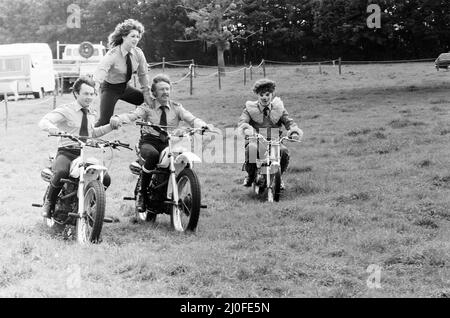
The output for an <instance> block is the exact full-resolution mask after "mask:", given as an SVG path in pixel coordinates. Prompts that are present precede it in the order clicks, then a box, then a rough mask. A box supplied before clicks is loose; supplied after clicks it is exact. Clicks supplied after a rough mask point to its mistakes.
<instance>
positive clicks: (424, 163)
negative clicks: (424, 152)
mask: <svg viewBox="0 0 450 318" xmlns="http://www.w3.org/2000/svg"><path fill="white" fill-rule="evenodd" d="M432 164H433V163H432V161H431V160H429V159H424V160H420V161H419V162H418V163H417V164H416V166H417V167H419V168H427V167H429V166H431V165H432Z"/></svg>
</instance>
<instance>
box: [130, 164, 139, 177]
mask: <svg viewBox="0 0 450 318" xmlns="http://www.w3.org/2000/svg"><path fill="white" fill-rule="evenodd" d="M141 170H142V168H141V165H140V164H139V163H137V162H136V161H133V162H132V163H130V171H131V173H132V174H135V175H140V174H141Z"/></svg>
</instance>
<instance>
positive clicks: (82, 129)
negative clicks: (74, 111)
mask: <svg viewBox="0 0 450 318" xmlns="http://www.w3.org/2000/svg"><path fill="white" fill-rule="evenodd" d="M81 111H82V112H83V119H82V120H81V127H80V136H86V137H87V136H89V132H88V119H87V113H88V109H87V108H84V107H83V108H81ZM82 139H84V140H86V138H82Z"/></svg>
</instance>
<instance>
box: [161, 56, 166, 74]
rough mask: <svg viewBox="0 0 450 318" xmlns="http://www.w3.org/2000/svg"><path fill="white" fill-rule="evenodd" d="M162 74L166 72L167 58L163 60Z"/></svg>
mask: <svg viewBox="0 0 450 318" xmlns="http://www.w3.org/2000/svg"><path fill="white" fill-rule="evenodd" d="M162 72H163V73H165V72H166V58H165V57H163V58H162Z"/></svg>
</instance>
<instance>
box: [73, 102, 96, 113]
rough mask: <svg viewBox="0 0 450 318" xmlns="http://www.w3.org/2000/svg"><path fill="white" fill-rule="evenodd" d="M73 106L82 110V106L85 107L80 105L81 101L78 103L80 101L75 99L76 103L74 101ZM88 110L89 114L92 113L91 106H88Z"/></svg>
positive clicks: (77, 109)
mask: <svg viewBox="0 0 450 318" xmlns="http://www.w3.org/2000/svg"><path fill="white" fill-rule="evenodd" d="M73 105H74V106H73V108H74V109H75V110H76V111H80V110H81V109H82V108H83V106H81V105H80V103H78V101H75V102H74V103H73ZM87 110H88V114H92V109H91V107H87Z"/></svg>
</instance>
